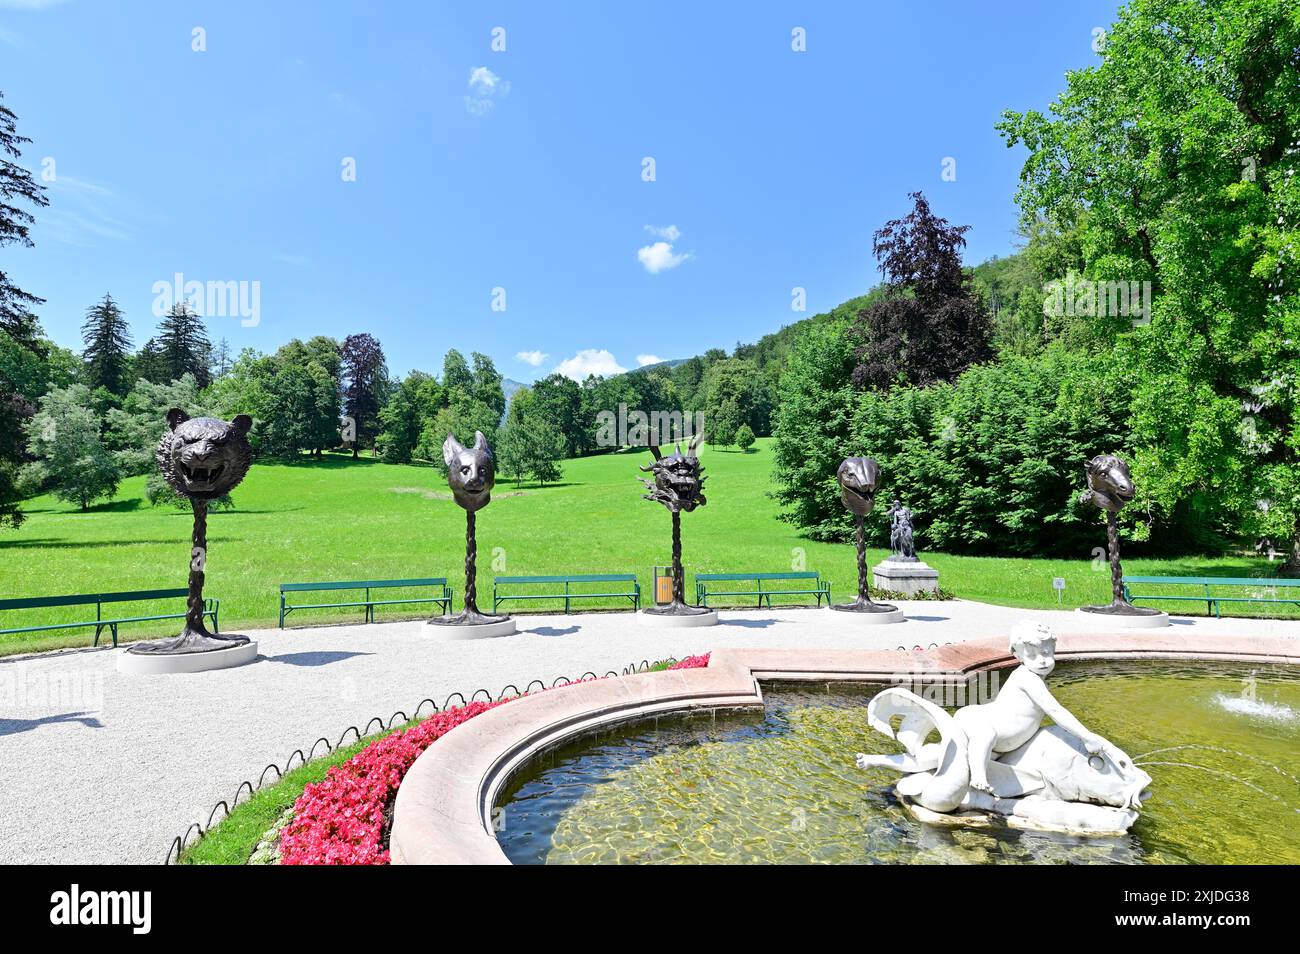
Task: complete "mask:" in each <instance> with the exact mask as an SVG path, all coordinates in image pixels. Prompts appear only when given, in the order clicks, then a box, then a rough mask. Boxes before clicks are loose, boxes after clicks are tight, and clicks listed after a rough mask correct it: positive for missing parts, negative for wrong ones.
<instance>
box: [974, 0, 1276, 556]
mask: <svg viewBox="0 0 1300 954" xmlns="http://www.w3.org/2000/svg"><path fill="white" fill-rule="evenodd" d="M1297 50H1300V5H1297V4H1296V3H1295V2H1294V0H1213V2H1211V0H1133V2H1131V3H1129V4H1128V5H1127V6H1125V7H1123V8H1122V9H1121V11H1120V14H1119V19H1118V21H1117V22H1116V23H1115V24H1114V26H1113V27H1112V29H1111V30H1110V31H1109V32H1108V33H1107V35H1106V42H1105V48H1104V52H1103V59H1102V62H1101V63H1100V64H1099V65H1097V66H1094V67H1090V68H1088V69H1083V70H1076V71H1073V72H1071V73H1069V74H1068V75H1067V77H1066V89H1065V91H1064V92H1063V93H1062V94H1061V95H1060V96H1059V97H1058V98H1057V100H1056V101H1055V102H1054V103H1053V104H1052V105H1051V108H1050V111H1049V113H1048V114H1043V113H1040V112H1037V111H1034V110H1030V111H1027V112H1024V113H1018V112H1007V113H1005V114H1004V118H1003V120H1002V122H1001V123H1000V124H999V129H1000V130H1001V132H1002V133H1003V135H1004V136H1005V137H1006V140H1007V143H1008V145H1012V146H1014V145H1017V144H1023V145H1024V146H1025V147H1026V148H1027V149H1028V150H1029V156H1028V158H1027V159H1026V161H1025V165H1024V168H1023V170H1022V172H1021V177H1020V191H1019V194H1018V201H1019V203H1020V206H1021V209H1022V213H1023V215H1024V217H1025V219H1026V221H1030V220H1037V219H1039V218H1042V219H1045V220H1046V221H1047V222H1048V223H1050V224H1051V226H1052V227H1053V228H1055V229H1056V230H1057V231H1058V232H1060V233H1062V234H1073V235H1075V236H1076V237H1077V240H1078V244H1079V248H1080V250H1081V254H1082V258H1083V273H1084V278H1086V279H1088V280H1091V281H1096V282H1101V281H1121V282H1126V283H1129V282H1132V283H1138V284H1139V285H1140V283H1142V282H1149V283H1150V286H1151V307H1150V310H1149V314H1144V315H1142V316H1141V317H1140V319H1139V320H1138V321H1137V322H1136V323H1135V324H1134V325H1133V326H1132V327H1129V328H1126V329H1125V330H1122V331H1121V332H1120V333H1118V334H1117V335H1116V336H1115V342H1114V346H1115V349H1116V352H1117V355H1118V357H1119V359H1120V360H1121V361H1122V362H1124V363H1125V364H1127V365H1128V366H1130V367H1132V368H1133V369H1134V370H1135V372H1136V374H1137V378H1138V382H1139V384H1138V386H1137V389H1136V392H1135V394H1134V397H1133V406H1132V422H1131V423H1132V426H1133V430H1134V435H1133V440H1134V443H1135V445H1136V448H1135V457H1136V459H1135V461H1134V465H1133V469H1134V476H1135V478H1136V479H1137V483H1138V487H1139V492H1140V493H1141V494H1142V497H1143V499H1142V500H1141V505H1142V506H1143V507H1145V508H1147V509H1149V510H1151V511H1152V512H1155V513H1161V512H1163V513H1169V512H1171V511H1173V510H1174V509H1176V508H1178V507H1189V508H1193V509H1195V510H1196V511H1198V512H1200V513H1202V514H1204V515H1205V517H1206V519H1207V520H1210V521H1214V522H1223V523H1226V524H1229V525H1232V526H1236V527H1238V528H1240V529H1241V530H1242V531H1243V532H1244V533H1246V534H1249V535H1251V536H1253V537H1255V538H1265V539H1269V538H1271V539H1275V540H1277V541H1279V542H1280V543H1282V544H1283V545H1282V546H1281V547H1280V549H1283V550H1285V551H1287V552H1288V554H1289V559H1288V567H1289V568H1290V569H1291V570H1292V571H1293V572H1296V571H1300V423H1298V421H1297V414H1296V404H1297V394H1298V393H1300V289H1298V287H1297V282H1296V279H1295V276H1296V275H1297V274H1298V273H1300V262H1298V258H1300V183H1297V181H1296V180H1297V178H1300V176H1297V167H1298V166H1300V96H1297V95H1296V90H1297V88H1300V56H1297V52H1296V51H1297ZM1110 317H1113V316H1110ZM1130 317H1131V316H1130Z"/></svg>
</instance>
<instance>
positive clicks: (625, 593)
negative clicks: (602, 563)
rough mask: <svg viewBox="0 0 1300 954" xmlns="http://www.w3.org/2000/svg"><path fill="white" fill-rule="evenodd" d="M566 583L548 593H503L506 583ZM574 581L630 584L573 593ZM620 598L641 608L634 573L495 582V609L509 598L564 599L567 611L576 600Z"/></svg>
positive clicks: (509, 578) (510, 578) (507, 578)
mask: <svg viewBox="0 0 1300 954" xmlns="http://www.w3.org/2000/svg"><path fill="white" fill-rule="evenodd" d="M561 583H562V584H564V589H563V590H560V591H555V592H549V593H502V592H501V587H502V586H503V585H507V586H509V585H522V586H533V585H548V586H555V585H558V584H561ZM574 583H584V584H585V583H628V584H630V587H629V588H628V589H624V590H618V591H614V592H600V593H591V592H587V591H579V592H576V593H575V592H574V591H573V589H572V585H573V584H574ZM614 597H618V598H620V599H628V600H631V601H632V608H633V609H634V610H635V609H640V608H641V584H640V583H638V582H637V578H636V574H635V573H585V574H579V575H574V576H498V577H497V578H496V579H494V580H493V581H492V612H494V613H495V612H496V610H497V607H498V606H500V605H501V604H502V603H503V602H505V601H506V600H564V612H566V613H567V612H569V605H570V603H571V602H572V601H573V600H592V599H611V598H614Z"/></svg>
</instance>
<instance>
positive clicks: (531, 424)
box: [497, 388, 564, 485]
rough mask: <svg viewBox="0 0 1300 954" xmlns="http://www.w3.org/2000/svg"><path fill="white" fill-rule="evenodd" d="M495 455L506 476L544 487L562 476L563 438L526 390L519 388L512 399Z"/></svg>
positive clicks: (532, 395)
mask: <svg viewBox="0 0 1300 954" xmlns="http://www.w3.org/2000/svg"><path fill="white" fill-rule="evenodd" d="M497 454H498V457H499V458H500V462H501V468H502V473H503V474H504V475H505V476H508V477H513V478H515V479H517V480H521V479H524V478H532V479H533V480H535V481H536V482H537V483H538V484H543V485H544V484H547V483H553V482H554V481H557V480H559V479H560V477H561V476H563V473H564V471H563V465H562V464H561V463H560V461H561V459H562V458H563V457H564V434H563V433H562V432H561V430H560V428H559V427H558V425H556V423H555V422H554V421H552V420H550V419H549V417H548V416H547V414H546V409H545V407H544V406H543V405H540V404H539V403H538V402H537V400H536V396H535V395H534V393H533V392H532V391H531V390H529V389H528V388H520V389H519V390H518V391H516V392H515V394H514V396H513V397H512V398H511V401H510V413H509V416H508V417H507V420H506V423H505V425H504V426H503V427H502V428H501V433H500V436H499V438H498V447H497Z"/></svg>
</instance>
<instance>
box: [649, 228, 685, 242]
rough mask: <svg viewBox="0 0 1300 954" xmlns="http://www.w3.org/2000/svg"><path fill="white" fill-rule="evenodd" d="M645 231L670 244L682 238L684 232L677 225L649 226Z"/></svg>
mask: <svg viewBox="0 0 1300 954" xmlns="http://www.w3.org/2000/svg"><path fill="white" fill-rule="evenodd" d="M645 230H646V231H647V232H649V233H650V234H651V235H653V236H654V237H655V238H661V239H667V240H668V241H670V242H676V241H677V240H678V239H679V238H681V237H682V230H681V229H679V228H678V227H677V226H675V225H662V226H660V225H647V226H646V227H645Z"/></svg>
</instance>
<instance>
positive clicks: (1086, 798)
mask: <svg viewBox="0 0 1300 954" xmlns="http://www.w3.org/2000/svg"><path fill="white" fill-rule="evenodd" d="M1011 651H1012V652H1013V653H1014V654H1015V656H1016V658H1017V659H1018V660H1019V661H1020V663H1021V665H1020V666H1019V667H1017V668H1016V669H1015V670H1014V671H1013V672H1012V673H1011V675H1010V677H1008V679H1007V680H1006V682H1005V683H1004V684H1003V685H1002V687H1001V689H1000V690H999V692H998V695H997V697H996V698H995V699H994V700H993V701H991V702H987V703H984V704H982V705H970V706H965V707H963V708H961V709H958V710H957V712H956V714H955V715H949V714H948V712H947V711H946V710H944V709H943V708H942V707H940V706H938V705H936V704H935V703H933V702H931V701H929V700H927V699H923V698H921V697H920V696H918V695H916V694H914V693H912V692H909V691H908V690H906V689H903V688H901V687H894V688H890V689H886V690H884V691H883V692H880V693H879V694H877V695H876V696H875V697H874V698H873V699H872V700H871V702H870V703H869V704H868V706H867V719H868V721H869V723H870V725H871V727H872V728H873V729H875V730H876V731H878V732H881V733H883V734H885V735H887V736H889V737H890V738H896V739H898V741H899V742H901V743H902V744H903V746H904V748H905V749H906V750H907V751H906V753H904V754H899V755H866V754H859V755H858V757H857V765H858V767H859V768H864V769H865V768H888V769H892V770H894V771H898V772H903V773H906V776H905V777H904V778H903V779H902V780H900V781H899V782H898V784H897V791H898V794H899V795H900V796H902V798H903V800H904V803H905V804H907V806H908V808H909V809H910V810H912V812H913V814H915V815H917V817H919V818H921V819H922V820H923V821H929V822H937V823H947V824H958V825H960V824H970V823H974V824H987V823H988V822H989V821H990V819H991V818H992V817H993V816H1002V817H1004V818H1005V819H1006V821H1007V823H1008V824H1009V825H1011V826H1012V827H1017V828H1032V829H1038V830H1043V831H1059V832H1068V833H1072V834H1082V835H1110V834H1117V833H1119V832H1123V831H1126V830H1127V829H1128V828H1129V827H1130V826H1131V825H1132V824H1133V822H1134V821H1136V820H1137V816H1138V810H1139V809H1140V808H1141V804H1142V799H1143V798H1144V797H1145V796H1146V794H1147V791H1146V789H1147V786H1148V785H1150V784H1151V776H1149V775H1148V774H1147V773H1146V772H1144V771H1143V770H1142V769H1140V768H1138V767H1137V766H1136V765H1134V763H1133V760H1132V759H1131V758H1130V757H1129V756H1128V755H1127V754H1125V753H1124V752H1123V751H1122V750H1121V749H1119V748H1118V747H1117V746H1115V745H1113V744H1112V743H1111V742H1109V741H1107V740H1106V739H1104V738H1102V737H1101V736H1100V735H1098V734H1096V733H1095V732H1092V731H1091V730H1089V729H1088V728H1087V727H1086V726H1084V725H1083V723H1081V722H1080V721H1079V720H1078V719H1076V718H1075V717H1074V716H1073V715H1072V714H1071V713H1070V711H1069V710H1068V709H1066V708H1065V707H1064V706H1063V705H1061V704H1060V703H1059V702H1058V701H1057V700H1056V698H1055V697H1054V696H1053V695H1052V693H1051V690H1049V689H1048V688H1047V683H1046V682H1045V681H1044V680H1045V679H1046V678H1047V676H1048V675H1050V674H1051V672H1052V670H1053V669H1054V668H1055V665H1056V658H1055V654H1056V637H1055V635H1054V634H1053V633H1052V632H1051V630H1049V629H1048V628H1047V627H1046V626H1043V625H1041V624H1035V623H1031V622H1027V623H1021V624H1019V625H1017V626H1016V627H1015V628H1014V629H1013V630H1012V634H1011ZM1044 716H1048V717H1050V718H1051V719H1052V721H1053V722H1054V723H1055V725H1051V726H1046V727H1044V726H1043V725H1042V720H1043V717H1044ZM895 717H901V723H900V726H899V728H898V729H897V731H895V729H894V728H893V725H892V719H894V718H895ZM935 731H937V732H938V733H939V736H940V740H939V741H938V742H932V743H927V742H926V741H925V739H926V738H927V736H929V735H930V733H931V732H935Z"/></svg>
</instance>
